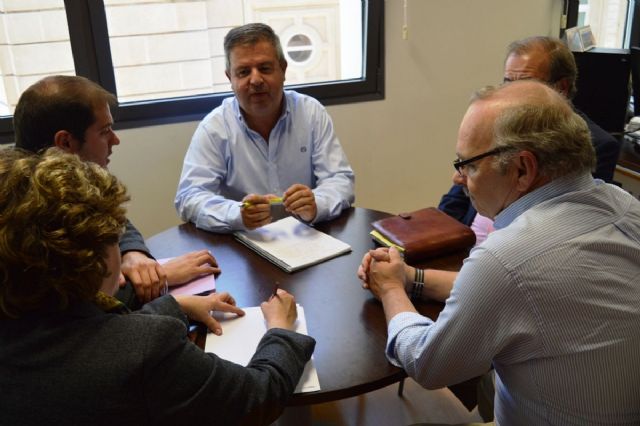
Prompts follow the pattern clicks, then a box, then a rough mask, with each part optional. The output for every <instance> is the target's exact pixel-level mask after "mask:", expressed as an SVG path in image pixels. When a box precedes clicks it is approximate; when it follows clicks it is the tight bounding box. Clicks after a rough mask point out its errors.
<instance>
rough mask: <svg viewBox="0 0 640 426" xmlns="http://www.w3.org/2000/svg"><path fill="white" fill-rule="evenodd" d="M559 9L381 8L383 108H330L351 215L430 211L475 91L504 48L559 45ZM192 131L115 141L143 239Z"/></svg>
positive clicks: (468, 4) (146, 131)
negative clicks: (347, 169) (351, 191)
mask: <svg viewBox="0 0 640 426" xmlns="http://www.w3.org/2000/svg"><path fill="white" fill-rule="evenodd" d="M561 5H562V2H561V1H560V0H457V1H444V0H440V1H437V0H409V2H408V6H409V22H408V24H409V39H408V40H403V39H402V31H401V29H402V19H403V13H402V6H403V0H387V1H385V9H386V10H385V43H386V48H385V55H386V61H385V63H386V93H385V99H384V100H382V101H375V102H364V103H357V104H349V105H338V106H331V107H329V108H328V110H329V113H330V114H331V116H332V117H333V120H334V123H335V126H336V130H337V134H338V136H339V137H340V140H341V141H342V145H343V148H344V149H345V151H346V153H347V156H348V157H349V160H350V161H351V165H352V167H353V169H354V171H355V173H356V205H357V206H362V207H369V208H374V209H378V210H384V211H388V212H392V213H397V212H400V211H408V210H413V209H417V208H420V207H424V206H430V205H437V203H438V201H439V199H440V196H441V195H442V194H443V193H444V192H445V191H447V190H448V188H449V187H450V185H451V176H452V174H453V167H452V166H451V162H452V160H453V159H454V157H455V141H456V134H457V129H458V124H459V122H460V119H461V118H462V115H463V114H464V111H465V110H466V106H467V101H468V98H469V95H470V94H471V92H472V90H473V89H476V88H479V87H482V86H483V85H486V84H495V83H498V82H500V81H501V79H502V63H503V60H504V53H505V48H506V46H507V44H508V43H509V42H510V41H512V40H514V39H517V38H522V37H526V36H529V35H552V36H557V34H558V28H559V23H560V13H561ZM196 125H197V123H196V122H191V123H182V124H172V125H164V126H154V127H145V128H139V129H135V130H124V131H120V132H119V136H120V139H121V140H122V144H121V145H120V146H119V147H117V148H116V149H115V150H114V154H113V156H112V161H111V164H110V166H109V167H110V169H111V171H112V172H114V173H115V174H116V175H117V176H118V177H119V178H120V179H122V180H123V181H124V182H125V183H126V184H127V185H128V187H129V189H130V192H131V195H132V198H133V201H132V202H131V204H130V209H129V217H130V219H131V220H132V221H133V223H134V224H136V226H137V227H138V228H139V229H140V230H141V232H142V233H143V234H144V235H145V236H147V237H148V236H150V235H153V234H155V233H157V232H160V231H162V230H163V229H166V228H168V227H170V226H173V225H176V224H178V223H179V219H178V218H177V216H176V214H175V210H174V209H173V197H174V194H175V188H176V184H177V180H178V177H179V173H180V170H181V167H182V159H183V156H184V152H185V151H186V148H187V146H188V143H189V140H190V138H191V134H192V133H193V131H194V129H195V127H196Z"/></svg>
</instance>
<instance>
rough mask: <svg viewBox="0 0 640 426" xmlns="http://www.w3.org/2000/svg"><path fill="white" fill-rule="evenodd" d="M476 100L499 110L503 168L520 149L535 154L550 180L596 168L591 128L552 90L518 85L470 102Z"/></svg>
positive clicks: (498, 143)
mask: <svg viewBox="0 0 640 426" xmlns="http://www.w3.org/2000/svg"><path fill="white" fill-rule="evenodd" d="M475 102H488V103H489V105H490V107H491V108H492V109H493V110H494V111H496V117H497V118H496V119H495V122H494V126H493V137H494V143H495V145H496V147H502V148H504V152H505V153H504V154H503V155H501V156H500V157H499V159H498V166H499V167H500V168H501V169H503V170H504V169H505V168H506V167H507V165H508V164H509V162H510V160H511V157H512V155H514V154H515V153H517V152H519V151H529V152H531V153H533V154H534V155H535V156H536V159H537V161H538V169H539V173H540V174H541V175H543V176H546V177H548V178H549V179H556V178H559V177H562V176H565V175H568V174H571V173H585V172H590V171H591V170H592V169H593V167H594V165H595V151H594V149H593V145H592V144H591V133H590V132H589V128H588V127H587V124H586V123H585V121H584V120H583V119H582V118H581V117H580V116H579V115H578V114H576V113H575V112H574V111H573V108H572V107H571V105H570V103H569V101H568V100H567V99H566V98H565V97H564V96H562V95H561V94H560V93H558V92H557V91H556V90H554V89H553V88H551V87H550V86H548V85H546V84H544V83H541V82H537V81H532V80H520V81H515V82H512V83H507V84H503V85H502V86H500V87H497V88H495V87H487V88H484V89H482V90H480V91H478V92H477V93H476V94H475V95H474V97H473V99H472V103H475ZM510 154H511V155H510Z"/></svg>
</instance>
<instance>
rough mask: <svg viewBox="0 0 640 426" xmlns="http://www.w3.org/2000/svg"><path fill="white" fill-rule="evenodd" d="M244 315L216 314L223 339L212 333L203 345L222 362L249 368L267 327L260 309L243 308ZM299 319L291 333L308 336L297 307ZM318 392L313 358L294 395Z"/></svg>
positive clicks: (300, 311) (300, 307)
mask: <svg viewBox="0 0 640 426" xmlns="http://www.w3.org/2000/svg"><path fill="white" fill-rule="evenodd" d="M242 309H243V310H244V312H245V315H244V316H242V317H238V316H236V315H235V314H229V313H222V312H215V313H214V316H215V318H216V319H217V320H218V321H220V325H221V326H222V332H223V334H222V336H216V335H215V334H213V333H208V334H207V341H206V343H205V346H204V351H205V352H212V353H215V354H216V355H217V356H219V357H220V358H222V359H226V360H227V361H231V362H235V363H236V364H240V365H244V366H246V365H248V364H249V361H251V357H252V356H253V354H254V353H255V351H256V349H257V348H258V343H260V339H262V336H263V335H264V333H266V332H267V326H266V324H265V321H264V317H263V315H262V311H261V309H260V307H259V306H256V307H252V308H242ZM297 310H298V320H297V322H296V328H295V330H294V331H296V332H297V333H301V334H307V322H306V320H305V317H304V309H302V306H300V305H297ZM318 390H320V382H319V381H318V372H317V371H316V368H315V366H314V365H313V357H312V358H311V359H310V360H309V362H307V365H306V366H305V367H304V372H303V373H302V377H300V381H299V382H298V386H297V387H296V390H295V393H302V392H313V391H318Z"/></svg>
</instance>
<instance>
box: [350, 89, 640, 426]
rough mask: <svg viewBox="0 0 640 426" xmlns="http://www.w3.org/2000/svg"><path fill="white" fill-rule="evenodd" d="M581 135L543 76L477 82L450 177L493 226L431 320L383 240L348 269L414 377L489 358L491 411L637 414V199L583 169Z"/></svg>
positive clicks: (587, 157)
mask: <svg viewBox="0 0 640 426" xmlns="http://www.w3.org/2000/svg"><path fill="white" fill-rule="evenodd" d="M589 137H590V136H589V130H588V127H587V126H586V124H585V122H584V120H583V119H582V118H580V117H579V116H578V115H577V114H575V113H574V112H573V110H572V108H571V106H570V104H569V103H568V102H567V101H566V100H565V99H564V98H563V97H562V96H561V95H559V94H558V93H557V92H555V91H554V90H553V89H551V88H550V87H548V86H545V85H543V84H542V83H539V82H535V81H531V80H529V81H518V82H513V83H509V84H506V85H503V86H501V87H500V88H498V89H495V88H488V89H485V90H483V91H481V92H479V93H478V94H477V95H476V97H475V99H474V100H473V101H472V103H471V105H470V107H469V109H468V110H467V113H466V115H465V117H464V119H463V121H462V124H461V126H460V131H459V134H458V142H457V145H456V152H457V155H458V160H457V161H456V162H455V163H454V166H455V168H456V170H457V171H458V174H457V176H456V177H455V179H454V180H455V183H457V184H460V185H463V186H464V188H465V189H466V191H468V193H469V195H470V197H471V200H472V202H473V204H474V207H475V208H476V209H477V210H478V212H480V214H482V215H484V216H487V217H489V218H492V219H494V220H495V224H494V225H495V228H496V231H495V232H493V233H492V234H490V235H489V237H488V239H487V240H486V241H485V242H484V243H483V244H481V245H480V246H478V247H476V248H475V249H473V250H472V252H471V254H470V256H469V258H468V259H466V260H465V262H464V265H463V267H462V269H461V270H460V273H459V275H458V276H457V278H456V280H455V282H454V285H453V289H452V291H451V295H450V297H449V298H448V299H447V301H446V306H445V308H444V310H443V311H442V312H441V313H440V316H439V317H438V319H437V321H435V322H434V321H432V320H430V319H428V318H426V317H423V316H421V315H419V314H418V313H417V312H416V310H415V308H414V307H413V305H412V303H411V301H410V300H409V298H408V296H407V292H406V290H405V285H406V284H407V283H406V277H405V275H406V270H405V265H404V263H403V262H402V260H401V258H400V256H399V254H398V252H397V251H396V250H395V249H389V250H388V251H385V250H383V249H378V250H376V251H374V252H371V253H369V254H368V256H366V257H365V260H364V261H363V265H362V267H361V268H360V270H359V276H360V277H361V278H362V279H363V280H364V287H365V288H369V289H370V290H371V291H372V292H373V294H374V295H375V296H376V297H378V298H379V299H380V300H381V301H382V303H383V305H384V311H385V316H386V318H387V321H388V332H389V337H388V342H387V357H388V358H389V360H390V361H391V362H392V363H393V364H395V365H398V366H400V367H402V368H404V369H405V370H406V371H407V374H409V375H410V376H411V377H413V378H415V379H416V380H417V381H418V382H419V383H421V384H422V385H423V386H425V387H427V388H438V387H442V386H445V385H450V384H454V383H458V382H461V381H463V380H465V379H469V378H472V377H475V376H479V375H481V374H483V373H485V372H486V371H487V370H488V369H489V368H490V366H491V365H492V364H493V366H494V367H495V371H496V396H495V417H496V421H497V423H498V424H505V425H512V424H513V425H516V424H552V425H573V424H575V425H583V424H638V423H639V422H640V309H638V306H640V202H638V200H636V199H634V198H633V197H632V196H631V195H630V194H628V193H626V192H624V191H623V190H621V189H620V188H617V187H615V186H613V185H609V184H605V183H603V182H602V181H600V180H594V179H592V177H591V175H590V170H591V168H592V166H593V164H594V161H595V157H594V150H593V147H592V146H591V144H590V140H589ZM416 281H419V280H416ZM420 285H421V283H418V284H417V286H418V287H420ZM419 290H420V289H419ZM416 293H421V292H420V291H417V292H416Z"/></svg>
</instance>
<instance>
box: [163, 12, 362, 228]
mask: <svg viewBox="0 0 640 426" xmlns="http://www.w3.org/2000/svg"><path fill="white" fill-rule="evenodd" d="M224 51H225V55H226V71H225V73H226V75H227V78H228V79H229V81H230V82H231V88H232V89H233V92H234V94H235V96H234V97H232V98H228V99H225V100H224V101H223V102H222V105H220V106H219V107H218V108H216V109H214V110H213V111H212V112H211V113H209V114H208V115H207V116H206V117H205V118H204V119H203V120H202V122H201V123H200V125H199V126H198V128H197V129H196V131H195V133H194V135H193V138H192V139H191V144H190V146H189V149H188V151H187V153H186V155H185V158H184V164H183V169H182V175H181V177H180V182H179V184H178V191H177V193H176V198H175V206H176V209H177V210H178V213H179V214H180V216H181V217H182V219H183V220H187V221H191V222H193V223H195V225H196V226H197V227H198V228H201V229H206V230H209V231H216V232H230V231H233V230H237V229H254V228H258V227H260V226H264V225H266V224H268V223H270V222H271V221H272V215H271V208H270V206H271V204H275V203H282V204H283V205H284V208H285V210H286V211H287V212H288V213H290V214H293V215H295V216H297V217H298V218H300V219H302V220H303V221H306V222H311V223H315V222H320V221H323V220H328V219H332V218H334V217H336V216H338V215H339V214H340V212H341V211H342V210H343V209H345V208H347V207H349V206H350V205H351V203H353V201H354V195H353V185H354V175H353V171H352V170H351V166H349V162H348V161H347V157H346V156H345V154H344V152H343V150H342V147H341V146H340V142H339V141H338V138H337V137H336V135H335V133H334V130H333V123H332V121H331V118H330V117H329V115H328V114H327V112H326V110H325V109H324V107H323V106H322V105H321V104H320V103H319V102H318V101H316V100H315V99H313V98H311V97H309V96H305V95H302V94H299V93H296V92H294V91H291V90H286V91H285V90H284V89H283V88H284V80H285V71H286V69H287V61H286V59H285V57H284V54H283V52H282V47H281V45H280V40H279V39H278V36H277V35H276V34H275V33H274V31H273V30H272V29H271V28H270V27H269V26H268V25H265V24H257V23H256V24H247V25H243V26H241V27H237V28H234V29H232V30H231V31H229V33H228V34H227V35H226V37H225V39H224Z"/></svg>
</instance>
